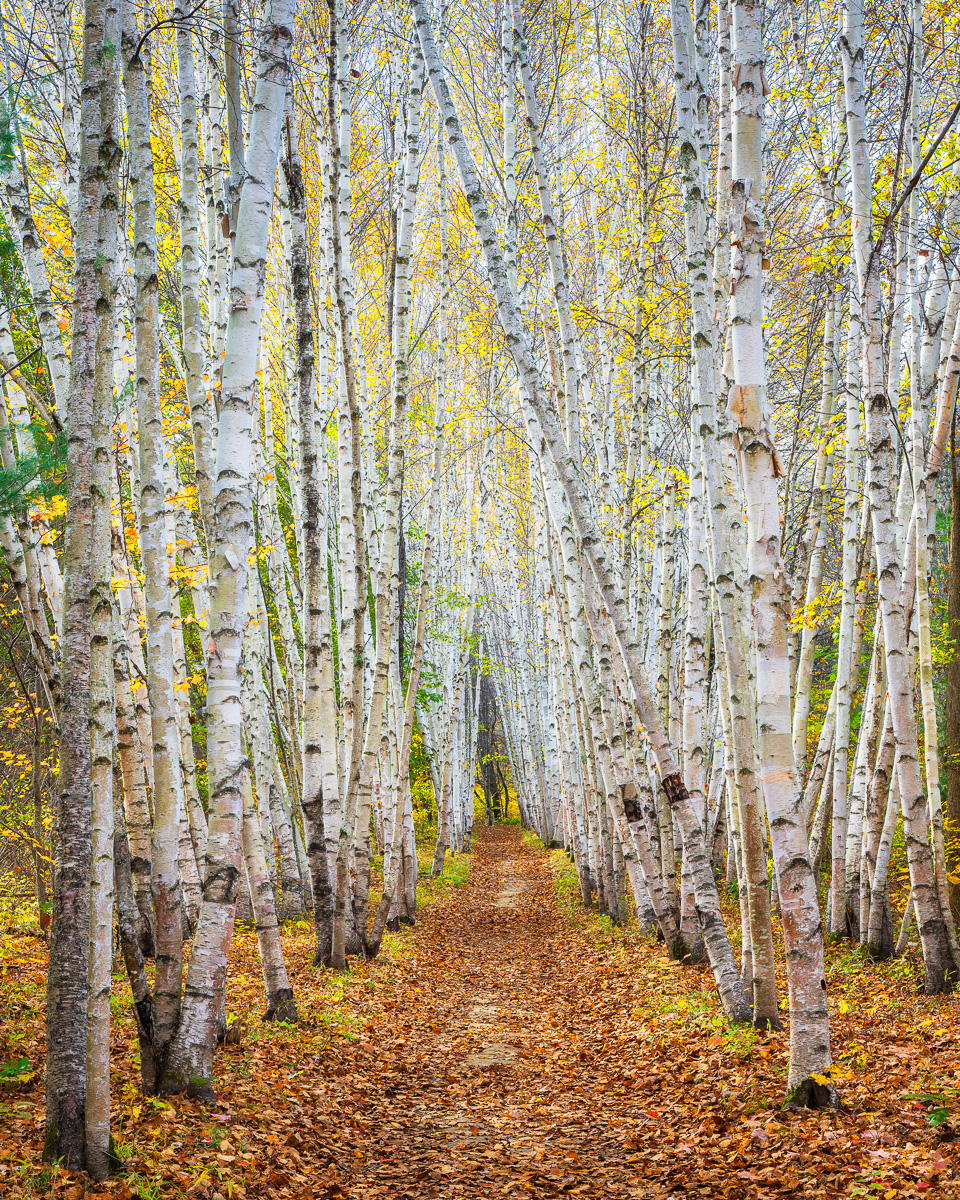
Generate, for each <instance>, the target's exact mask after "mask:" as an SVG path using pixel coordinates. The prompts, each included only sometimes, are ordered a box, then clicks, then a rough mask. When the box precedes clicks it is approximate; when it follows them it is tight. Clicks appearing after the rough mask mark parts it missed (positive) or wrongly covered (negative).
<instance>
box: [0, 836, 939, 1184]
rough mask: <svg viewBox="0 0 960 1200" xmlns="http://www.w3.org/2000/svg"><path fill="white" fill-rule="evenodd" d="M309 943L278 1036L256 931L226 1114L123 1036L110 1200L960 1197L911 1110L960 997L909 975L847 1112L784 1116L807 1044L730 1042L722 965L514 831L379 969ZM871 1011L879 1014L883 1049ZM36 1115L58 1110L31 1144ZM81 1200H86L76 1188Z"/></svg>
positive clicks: (245, 971) (483, 851) (232, 1002)
mask: <svg viewBox="0 0 960 1200" xmlns="http://www.w3.org/2000/svg"><path fill="white" fill-rule="evenodd" d="M311 939H312V935H311V933H310V930H309V926H308V925H307V924H306V923H303V924H302V925H300V926H299V927H291V928H290V930H288V931H287V932H286V933H285V935H284V944H285V953H286V955H287V961H288V963H290V964H291V968H292V975H293V982H294V987H295V989H296V993H297V999H298V1004H299V1006H300V1012H301V1018H302V1023H301V1024H300V1025H297V1026H277V1025H263V1024H262V1023H261V1022H260V1021H259V1020H258V1019H257V1018H256V1017H255V1016H252V1015H250V1014H253V1013H256V1012H259V1011H260V1009H261V1007H262V984H261V983H260V980H259V964H258V961H257V952H256V939H255V934H253V933H252V932H251V931H243V932H241V933H239V934H238V940H237V944H236V947H235V951H236V954H235V957H234V958H233V960H232V964H231V975H230V982H229V990H228V1003H229V1007H230V1009H231V1011H232V1012H234V1013H239V1014H244V1013H246V1014H248V1021H247V1023H246V1025H245V1027H244V1030H243V1033H242V1036H241V1037H240V1038H239V1039H238V1043H239V1044H236V1045H232V1046H229V1047H227V1048H225V1049H224V1051H223V1052H222V1053H221V1054H219V1055H218V1057H217V1063H216V1080H215V1086H216V1088H217V1092H218V1102H217V1103H216V1104H215V1105H214V1106H213V1107H212V1108H211V1107H208V1106H205V1105H201V1104H199V1103H197V1102H194V1101H190V1100H186V1099H183V1098H175V1099H174V1101H173V1102H172V1103H171V1104H170V1105H165V1104H153V1103H151V1102H149V1101H146V1102H145V1101H142V1100H141V1099H140V1098H139V1096H138V1092H137V1088H136V1083H135V1074H134V1059H133V1055H134V1053H135V1050H134V1037H133V1031H132V1025H131V1023H130V1022H128V1021H123V1022H122V1023H120V1025H119V1028H118V1029H117V1040H118V1046H117V1062H118V1066H121V1064H122V1063H123V1062H127V1063H129V1067H128V1068H127V1079H126V1081H125V1082H124V1081H123V1079H122V1077H121V1076H120V1075H119V1074H118V1083H117V1088H118V1093H119V1095H118V1096H117V1099H116V1104H117V1107H116V1109H115V1111H117V1112H119V1113H122V1117H121V1123H122V1128H121V1130H120V1139H119V1141H120V1145H121V1152H122V1153H123V1154H124V1156H125V1159H126V1174H125V1175H123V1176H121V1177H119V1178H118V1179H116V1180H114V1181H111V1183H110V1184H108V1185H107V1186H106V1188H105V1189H104V1190H105V1193H109V1194H111V1196H112V1197H113V1198H115V1200H133V1198H135V1197H140V1198H141V1200H168V1198H169V1200H348V1198H349V1200H428V1198H429V1200H461V1198H463V1200H468V1198H476V1200H481V1198H482V1200H496V1198H497V1197H502V1196H504V1197H511V1196H512V1197H524V1196H531V1197H537V1198H538V1200H539V1198H542V1200H548V1198H553V1197H590V1198H591V1200H602V1198H606V1197H611V1198H615V1200H616V1198H620V1197H623V1198H628V1197H629V1198H636V1200H667V1198H668V1197H671V1198H675V1200H679V1197H690V1196H698V1197H711V1198H714V1197H731V1198H735V1200H761V1198H763V1200H766V1198H767V1197H779V1196H803V1197H807V1196H810V1197H824V1198H825V1200H828V1198H831V1197H840V1196H843V1197H847V1196H851V1197H856V1196H882V1197H884V1198H885V1200H894V1198H896V1200H903V1198H905V1197H917V1198H919V1197H921V1196H924V1197H940V1196H956V1195H958V1194H960V1192H958V1190H956V1189H957V1188H958V1179H960V1173H958V1172H957V1170H956V1166H957V1158H958V1155H957V1149H956V1146H957V1142H956V1141H955V1140H954V1134H953V1132H952V1129H951V1125H950V1123H949V1122H948V1123H947V1125H946V1126H945V1127H944V1128H941V1129H940V1130H934V1129H932V1128H930V1126H929V1124H928V1121H927V1116H926V1112H925V1111H924V1110H922V1109H921V1107H920V1106H919V1105H918V1104H915V1103H912V1102H908V1101H906V1100H905V1099H904V1096H905V1094H908V1093H909V1092H910V1090H911V1089H913V1088H915V1087H916V1083H915V1082H914V1081H915V1080H917V1079H918V1078H920V1077H921V1073H922V1075H923V1078H930V1079H934V1078H936V1079H939V1080H946V1079H948V1078H949V1072H950V1071H953V1070H955V1069H956V1065H957V1055H956V1049H957V1040H956V1037H955V1035H954V1034H953V1026H952V1025H951V1024H950V1021H951V1018H950V1016H949V1015H948V1012H949V1011H952V1005H953V1004H955V1000H950V999H949V998H947V999H946V1000H945V1001H944V1002H943V1004H942V1005H941V1004H940V1002H939V1001H938V1002H937V1003H936V1004H935V1005H934V1004H933V1003H931V1002H928V1001H925V1000H923V999H922V998H921V999H916V998H914V997H913V995H912V989H911V988H910V985H909V984H904V985H903V986H899V985H898V986H897V988H896V989H892V990H891V991H890V992H889V993H883V994H882V995H885V996H886V998H887V1001H888V1002H889V1007H888V1008H887V1009H886V1010H885V1012H884V1013H879V1014H878V1015H877V1016H876V1018H871V1017H869V1016H861V1017H860V1018H858V1020H859V1022H860V1024H859V1026H858V1031H857V1032H856V1033H854V1031H853V1030H852V1029H851V1031H850V1032H849V1033H845V1032H844V1020H845V1018H844V1017H843V1016H842V1013H843V1012H844V1011H846V1009H844V1008H841V1009H840V1014H841V1015H838V1016H837V1018H836V1021H835V1026H836V1029H837V1033H836V1040H835V1047H834V1049H835V1055H836V1056H837V1057H838V1058H840V1059H841V1060H842V1061H843V1062H846V1063H848V1064H850V1065H849V1067H848V1068H847V1069H846V1074H847V1078H846V1080H845V1082H844V1084H843V1093H844V1098H845V1103H846V1105H847V1107H846V1108H845V1109H844V1111H842V1112H840V1113H830V1114H817V1113H810V1112H800V1113H795V1112H784V1111H783V1110H782V1109H781V1107H780V1105H781V1101H782V1097H783V1093H784V1087H785V1080H786V1063H787V1041H786V1035H785V1034H782V1033H781V1034H756V1033H755V1032H754V1031H753V1030H752V1029H749V1028H748V1029H739V1030H727V1029H726V1028H725V1027H724V1025H723V1022H722V1020H721V1019H720V1014H719V1007H718V1003H717V1000H716V996H715V990H714V987H713V982H712V979H711V977H710V975H709V972H708V971H707V970H706V969H705V968H690V967H685V968H680V967H678V966H677V965H676V964H672V963H669V962H668V961H667V959H666V956H665V954H664V953H663V948H662V947H660V946H656V945H651V944H649V943H647V942H646V941H644V940H643V939H641V938H639V937H637V936H636V935H634V934H627V935H621V934H620V933H618V932H617V931H615V930H612V929H611V928H609V927H606V928H605V927H604V923H603V922H602V921H599V920H598V919H597V918H596V916H595V914H594V915H591V914H585V913H584V912H583V910H582V908H580V907H579V905H576V906H575V907H574V908H572V909H570V911H565V910H564V906H563V904H562V903H561V901H560V898H559V897H558V894H557V889H556V886H555V883H554V879H553V874H552V871H551V865H550V860H549V858H548V856H547V855H546V854H544V853H543V852H542V851H541V850H538V849H535V848H532V847H530V846H528V845H526V844H525V843H524V842H523V841H522V838H521V834H520V831H519V830H518V829H516V828H512V827H504V826H500V827H495V828H493V829H481V830H478V831H477V836H476V838H475V843H474V853H473V854H472V856H471V866H470V875H469V881H468V882H467V884H466V885H465V886H462V887H458V888H454V887H452V886H451V887H449V888H448V889H446V890H445V891H444V893H443V895H442V897H441V898H440V900H439V902H433V903H431V904H430V905H428V906H427V907H426V908H425V909H423V911H422V912H421V917H420V920H419V922H418V924H417V926H416V927H415V928H414V929H412V930H408V931H406V932H405V933H403V934H402V935H401V937H400V938H399V939H395V940H393V942H392V944H391V945H390V947H388V949H387V950H386V952H385V953H384V954H383V955H381V957H380V958H379V959H377V960H376V961H374V962H372V963H366V964H363V963H360V964H355V965H353V966H352V968H351V970H350V971H349V972H347V973H345V974H342V975H333V974H331V973H329V972H321V973H319V974H318V972H317V971H316V970H314V969H313V968H312V967H310V965H309V961H310V949H311ZM858 978H859V976H858ZM878 982H879V981H878ZM318 983H319V985H320V986H319V988H318ZM831 986H833V985H832V984H831ZM885 986H889V984H888V985H885ZM832 996H833V997H834V999H833V1001H832V1002H833V1003H835V1004H836V1003H838V1001H837V1000H836V998H835V997H836V993H835V992H834V993H832ZM880 996H881V993H880V992H879V989H878V990H876V991H875V992H874V993H872V994H871V1003H873V1004H874V1005H876V1004H878V1003H879V1002H880ZM921 1005H922V1006H924V1011H927V1012H928V1014H929V1015H928V1017H927V1018H925V1019H924V1020H923V1022H921V1020H920V1017H921V1016H922V1015H923V1014H922V1012H921V1011H920V1007H918V1006H921ZM848 1007H849V1006H848ZM868 1011H870V1010H868ZM874 1011H875V1010H874ZM864 1022H866V1023H871V1022H872V1024H873V1025H874V1026H876V1029H875V1033H874V1035H873V1041H872V1044H871V1046H870V1048H869V1050H867V1049H866V1048H865V1046H864V1042H863V1040H862V1032H861V1030H862V1026H863V1023H864ZM941 1022H944V1023H945V1024H947V1025H950V1028H949V1029H947V1028H943V1027H939V1028H938V1026H940V1023H941ZM124 1047H126V1050H124ZM858 1064H862V1065H858ZM940 1086H943V1085H942V1084H941V1085H940ZM958 1090H960V1089H958ZM952 1094H953V1093H952ZM951 1103H952V1101H951ZM40 1118H41V1113H40V1111H39V1110H37V1112H36V1115H35V1117H34V1122H35V1123H34V1129H35V1130H36V1133H35V1134H34V1137H35V1138H36V1136H37V1135H39V1133H40V1129H41V1120H40ZM58 1190H59V1189H58ZM2 1194H3V1187H2V1183H0V1195H2ZM20 1194H21V1195H27V1194H30V1193H20ZM91 1194H92V1193H91ZM64 1200H81V1193H80V1191H79V1189H77V1190H76V1194H74V1192H69V1193H68V1192H67V1191H65V1192H64Z"/></svg>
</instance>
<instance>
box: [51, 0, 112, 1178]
mask: <svg viewBox="0 0 960 1200" xmlns="http://www.w3.org/2000/svg"><path fill="white" fill-rule="evenodd" d="M107 27H108V21H107V12H106V3H105V0H86V3H85V5H84V14H83V100H82V105H81V128H82V129H83V135H82V139H81V146H80V168H79V170H80V179H79V202H78V208H77V231H76V237H75V239H74V269H73V323H72V331H71V347H72V354H71V359H70V388H69V401H68V411H67V422H66V424H67V427H68V441H67V461H66V479H65V491H66V497H67V521H66V529H65V536H64V549H63V574H64V579H63V586H64V597H63V633H62V636H61V639H60V655H61V672H62V674H61V681H62V685H63V702H62V706H61V710H60V752H59V772H58V777H57V791H56V799H55V802H54V813H53V827H52V830H51V833H52V838H51V840H52V856H53V860H54V865H53V921H52V925H51V936H50V964H49V969H48V974H47V1036H46V1043H47V1065H46V1118H45V1123H46V1131H45V1136H44V1158H45V1159H46V1160H47V1161H48V1162H58V1163H60V1164H61V1165H62V1166H63V1167H66V1168H67V1169H69V1170H72V1171H78V1170H81V1169H82V1167H83V1165H84V1157H85V1142H86V1133H85V1128H84V1106H85V1101H86V1079H85V1072H86V1033H87V1031H86V1014H87V952H88V946H89V941H90V838H91V811H90V803H91V800H90V795H91V791H90V789H91V783H90V728H89V720H90V584H91V570H90V566H91V564H90V555H91V548H92V547H91V536H92V520H93V503H92V501H93V493H92V489H91V482H92V478H91V451H92V445H93V421H94V404H95V369H96V368H95V358H96V332H97V321H96V307H97V275H98V264H97V258H96V256H97V254H98V230H99V221H100V207H101V184H100V176H99V165H100V163H99V159H100V149H101V137H102V134H103V133H104V132H105V131H103V130H102V127H101V116H100V90H101V87H102V86H103V83H104V79H105V76H106V73H107V70H108V67H107V66H106V64H107V63H108V59H107V56H106V54H105V52H104V44H105V42H106V41H107V39H108V29H107ZM114 44H115V43H114ZM38 250H39V248H38Z"/></svg>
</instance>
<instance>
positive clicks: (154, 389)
mask: <svg viewBox="0 0 960 1200" xmlns="http://www.w3.org/2000/svg"><path fill="white" fill-rule="evenodd" d="M123 21H124V24H123V37H122V42H121V48H122V54H123V84H124V93H125V99H126V109H127V137H128V143H129V165H128V170H129V174H130V189H131V193H132V198H133V241H134V247H135V253H134V264H133V276H134V286H135V289H136V291H135V299H134V332H135V395H136V402H137V419H138V436H137V441H138V445H139V451H140V455H139V459H140V461H139V468H140V469H139V479H140V495H139V497H138V498H137V499H138V508H139V513H140V527H139V528H140V554H141V561H142V564H143V572H144V600H145V605H146V628H147V664H146V667H147V695H148V699H149V705H150V731H151V759H152V763H153V845H152V854H151V865H152V871H153V873H152V882H151V888H152V891H153V909H154V916H155V921H156V939H155V941H156V960H157V970H156V979H155V983H154V997H153V1011H152V1014H151V1026H150V1029H149V1033H148V1038H149V1043H150V1046H151V1053H150V1061H147V1060H145V1059H144V1058H143V1056H142V1055H141V1074H142V1077H143V1081H144V1086H145V1088H146V1089H147V1090H151V1089H153V1088H155V1087H157V1086H159V1082H160V1076H161V1073H162V1069H163V1065H162V1064H163V1060H164V1057H165V1054H166V1051H167V1048H168V1046H169V1043H170V1039H171V1038H172V1037H173V1035H174V1033H175V1031H176V1029H177V1024H178V1021H179V1019H180V992H181V985H182V975H183V964H182V938H183V933H182V903H183V901H182V895H181V887H180V867H179V857H178V853H177V846H178V841H179V833H180V812H181V809H182V806H183V795H182V786H181V776H180V755H179V738H178V731H177V701H176V696H175V693H174V671H173V596H172V589H171V586H170V566H169V560H168V557H167V534H166V485H165V481H164V471H165V445H164V438H163V424H162V419H163V413H162V406H161V399H160V308H159V296H158V292H157V222H156V200H155V194H154V175H153V152H152V148H151V144H150V133H151V113H150V101H149V91H150V88H149V82H148V73H149V70H150V51H149V45H148V44H146V43H142V42H141V37H140V30H139V27H138V25H137V20H136V13H135V11H134V8H133V6H132V5H124V13H123Z"/></svg>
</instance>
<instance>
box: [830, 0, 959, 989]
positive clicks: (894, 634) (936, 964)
mask: <svg viewBox="0 0 960 1200" xmlns="http://www.w3.org/2000/svg"><path fill="white" fill-rule="evenodd" d="M840 47H841V52H842V56H843V67H844V71H843V74H844V95H845V99H846V108H847V112H846V120H847V140H848V143H849V146H850V168H851V184H852V204H851V241H852V249H853V257H854V260H855V262H856V267H857V280H858V282H859V286H860V302H861V312H862V319H863V326H862V328H863V339H864V351H863V366H864V381H863V383H864V393H863V405H864V413H865V418H866V449H867V495H868V496H869V500H870V508H871V515H872V522H873V540H874V548H875V554H876V561H877V588H878V592H879V601H880V609H881V612H882V614H883V642H884V649H885V654H886V668H887V686H888V695H889V704H890V709H891V716H892V720H893V733H894V738H895V740H896V747H897V753H896V770H897V779H898V781H899V788H900V803H901V807H902V811H903V826H904V838H905V841H906V845H907V861H908V865H909V869H910V885H911V888H912V892H913V903H914V911H915V913H916V917H917V927H918V930H919V933H920V942H921V945H922V947H923V965H924V990H925V992H926V993H927V994H928V995H934V994H936V993H938V992H942V991H944V990H945V989H946V988H947V987H948V986H949V982H950V981H949V976H950V971H951V959H950V950H949V945H948V942H947V932H946V926H945V923H944V920H943V912H942V910H941V906H940V898H939V895H938V892H937V886H936V878H935V875H934V870H933V862H932V858H931V852H930V844H929V837H928V828H927V805H926V797H925V796H924V791H923V781H922V778H921V774H920V750H919V744H918V737H917V721H916V714H915V712H914V703H913V692H914V680H913V675H912V672H911V671H910V670H909V666H908V661H907V660H908V657H909V655H908V653H907V646H908V634H909V628H908V622H907V618H906V613H905V609H904V602H903V582H904V580H903V579H902V576H903V572H902V570H901V565H900V554H899V548H898V541H897V520H896V507H895V496H894V492H893V488H894V482H895V478H896V476H895V471H896V458H897V445H898V433H897V429H896V425H895V421H894V417H893V414H892V413H891V411H890V404H889V399H888V395H887V388H886V383H885V380H884V372H883V344H882V339H883V327H884V320H885V317H884V312H883V307H882V300H881V295H880V275H879V272H880V261H879V252H880V250H881V244H880V243H879V242H875V241H874V237H873V227H872V206H873V184H872V179H871V170H870V161H869V142H868V133H867V125H866V99H865V94H864V87H865V85H864V57H865V51H864V33H863V10H862V5H861V0H847V2H846V4H845V7H844V19H843V31H842V34H841V38H840ZM885 231H886V227H884V232H885Z"/></svg>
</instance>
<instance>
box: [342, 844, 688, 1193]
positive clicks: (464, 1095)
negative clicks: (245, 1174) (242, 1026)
mask: <svg viewBox="0 0 960 1200" xmlns="http://www.w3.org/2000/svg"><path fill="white" fill-rule="evenodd" d="M472 857H473V861H472V865H471V871H470V878H469V882H468V884H467V885H466V886H465V887H464V888H462V889H458V891H457V893H456V895H455V897H452V898H451V900H450V902H449V903H445V904H443V905H442V906H440V907H438V908H435V909H427V910H426V912H425V913H424V914H423V919H422V921H421V923H420V924H418V926H417V929H416V930H415V932H414V935H413V939H412V940H413V942H414V946H415V950H414V952H415V956H416V961H417V965H418V968H419V969H420V970H421V971H423V972H425V973H428V974H429V981H427V980H424V987H423V992H422V993H418V992H414V993H413V995H412V996H411V997H410V999H409V1000H399V999H398V1002H397V1004H396V1007H395V1008H391V1009H388V1012H389V1013H392V1015H393V1022H392V1024H393V1025H394V1028H395V1030H396V1034H395V1035H391V1034H389V1033H388V1032H387V1030H383V1032H382V1034H381V1039H382V1040H381V1041H380V1044H381V1046H382V1047H383V1049H384V1050H385V1051H386V1052H387V1053H388V1054H389V1053H392V1052H394V1051H398V1052H399V1058H400V1060H401V1061H400V1062H399V1063H398V1066H399V1068H400V1069H399V1071H398V1073H397V1076H396V1078H395V1079H393V1078H392V1079H391V1086H390V1087H389V1088H388V1093H387V1094H386V1095H385V1096H383V1097H382V1102H381V1105H380V1108H379V1114H380V1122H381V1123H380V1130H379V1133H380V1145H381V1147H382V1149H381V1154H382V1156H383V1158H384V1161H383V1162H381V1163H379V1164H373V1163H368V1164H367V1169H366V1171H364V1173H363V1177H362V1181H361V1178H357V1177H356V1176H355V1177H354V1179H353V1180H352V1181H351V1183H352V1187H351V1191H352V1193H353V1194H354V1195H359V1196H378V1195H380V1194H386V1195H391V1196H404V1197H418V1198H419V1197H452V1196H477V1197H480V1196H482V1197H484V1198H487V1197H491V1196H494V1195H502V1194H510V1193H513V1194H515V1195H518V1196H519V1195H531V1194H532V1195H536V1196H553V1195H574V1196H576V1195H578V1194H579V1195H590V1196H620V1195H624V1196H627V1195H648V1194H651V1195H652V1194H656V1192H657V1191H659V1190H660V1189H653V1190H650V1191H648V1190H647V1189H646V1188H644V1189H643V1190H639V1189H640V1187H641V1181H640V1179H638V1175H637V1168H636V1167H635V1166H631V1164H629V1163H627V1162H625V1161H624V1160H625V1157H626V1153H627V1152H625V1150H624V1146H623V1140H622V1129H623V1127H624V1126H626V1125H627V1124H628V1122H627V1121H626V1120H625V1116H626V1113H625V1110H624V1098H623V1087H622V1085H621V1086H615V1078H616V1076H617V1075H618V1074H620V1071H621V1070H622V1069H624V1068H625V1066H626V1064H625V1063H624V1062H622V1061H620V1062H619V1063H618V1064H616V1065H615V1064H614V1063H613V1062H611V1061H610V1058H611V1055H610V1050H611V1049H612V1047H611V1046H610V1045H609V1043H608V1041H607V1039H606V1038H605V1036H604V1033H605V1030H604V1028H603V1025H602V1022H601V1023H598V1019H597V1016H596V1015H595V1014H593V1015H592V1014H591V1011H590V1010H594V1009H595V1008H596V1005H597V1000H598V997H599V995H600V993H601V989H602V986H603V981H602V979H600V978H598V975H597V972H596V963H595V962H590V963H589V965H587V961H586V960H589V959H592V958H593V957H594V955H593V954H591V953H589V950H588V947H587V946H585V945H584V944H583V943H584V942H585V941H586V939H585V937H584V935H583V934H582V933H580V932H578V931H576V930H574V929H573V928H572V927H571V925H570V922H569V921H568V920H567V918H566V917H565V915H564V913H563V911H562V910H561V908H560V906H559V904H558V903H557V895H556V891H555V887H554V883H553V877H552V874H551V871H550V866H549V860H548V859H547V857H546V856H545V855H544V854H542V853H538V852H535V851H533V850H531V849H529V848H527V847H526V846H525V845H524V844H523V842H522V841H521V838H520V831H519V830H518V829H516V828H515V827H510V826H498V827H494V828H493V829H481V830H479V831H477V835H476V837H475V840H474V854H473V856H472ZM578 962H579V967H578ZM584 967H586V968H587V969H584ZM406 982H407V983H408V984H412V985H414V986H416V982H417V981H416V980H415V979H413V978H410V979H408V980H407V981H406ZM428 989H429V990H428ZM388 1003H389V1001H388ZM372 1032H373V1031H371V1033H372ZM371 1040H374V1039H373V1038H371ZM621 1053H622V1051H621ZM618 1057H619V1055H618ZM661 1194H664V1193H662V1192H661Z"/></svg>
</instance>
